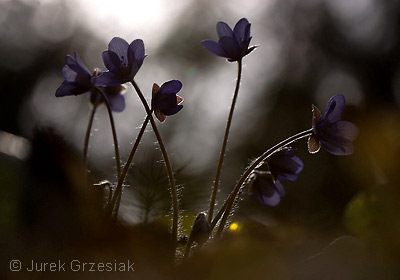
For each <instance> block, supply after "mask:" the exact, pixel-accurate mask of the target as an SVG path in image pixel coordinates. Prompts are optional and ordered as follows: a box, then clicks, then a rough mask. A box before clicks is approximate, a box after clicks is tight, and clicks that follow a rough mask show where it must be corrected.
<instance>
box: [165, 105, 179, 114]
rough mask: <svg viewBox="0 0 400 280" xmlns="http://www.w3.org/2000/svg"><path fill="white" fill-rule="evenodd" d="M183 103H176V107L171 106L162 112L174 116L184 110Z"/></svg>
mask: <svg viewBox="0 0 400 280" xmlns="http://www.w3.org/2000/svg"><path fill="white" fill-rule="evenodd" d="M182 108H183V105H176V106H175V107H170V108H167V109H165V110H163V111H162V113H163V114H164V115H166V116H172V115H175V114H176V113H178V112H179V111H180V110H182Z"/></svg>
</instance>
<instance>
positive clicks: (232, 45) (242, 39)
mask: <svg viewBox="0 0 400 280" xmlns="http://www.w3.org/2000/svg"><path fill="white" fill-rule="evenodd" d="M250 25H251V24H250V23H249V21H248V20H247V19H245V18H242V19H241V20H239V21H238V22H237V23H236V25H235V27H234V28H233V30H232V29H231V28H230V27H229V25H228V24H226V23H225V22H222V21H220V22H218V23H217V33H218V37H219V40H218V42H215V41H211V40H204V41H202V42H201V45H202V46H203V47H204V48H206V49H207V50H208V51H209V52H211V53H213V54H215V55H218V56H222V57H226V58H227V59H228V61H231V62H233V61H238V60H240V59H242V57H244V56H246V55H248V54H249V53H250V52H251V51H253V50H254V49H255V48H256V47H255V46H253V47H251V48H249V44H250V40H251V37H250Z"/></svg>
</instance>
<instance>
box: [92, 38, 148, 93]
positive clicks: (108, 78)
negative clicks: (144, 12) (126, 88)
mask: <svg viewBox="0 0 400 280" xmlns="http://www.w3.org/2000/svg"><path fill="white" fill-rule="evenodd" d="M144 58H145V53H144V44H143V41H142V40H140V39H137V40H134V41H133V42H132V43H131V44H128V43H127V42H126V41H125V40H124V39H122V38H118V37H115V38H113V39H112V40H111V41H110V43H109V44H108V50H107V51H104V52H103V62H104V65H105V66H106V68H107V69H108V70H109V71H108V72H104V73H103V74H102V75H100V76H99V77H96V78H93V79H92V82H93V84H94V85H96V86H115V85H118V84H124V83H126V82H129V81H131V80H132V79H133V78H134V77H135V75H136V73H137V72H138V71H139V69H140V67H141V66H142V64H143V60H144Z"/></svg>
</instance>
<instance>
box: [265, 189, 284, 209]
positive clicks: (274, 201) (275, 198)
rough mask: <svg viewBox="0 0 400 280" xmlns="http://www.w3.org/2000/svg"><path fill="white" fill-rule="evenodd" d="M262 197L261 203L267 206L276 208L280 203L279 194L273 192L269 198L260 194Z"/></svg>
mask: <svg viewBox="0 0 400 280" xmlns="http://www.w3.org/2000/svg"><path fill="white" fill-rule="evenodd" d="M261 197H262V203H263V204H266V205H269V206H272V207H274V206H277V205H278V204H279V202H280V201H281V196H280V195H279V193H278V192H277V191H276V190H274V191H273V193H272V195H270V196H265V195H263V194H261Z"/></svg>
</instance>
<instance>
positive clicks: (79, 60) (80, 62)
mask: <svg viewBox="0 0 400 280" xmlns="http://www.w3.org/2000/svg"><path fill="white" fill-rule="evenodd" d="M74 55H75V61H76V63H77V64H78V65H79V66H80V67H81V68H82V69H83V70H84V71H85V72H87V73H88V74H89V75H90V71H89V69H88V68H87V67H86V65H85V64H84V63H83V61H82V60H81V58H80V57H79V55H78V53H77V52H75V53H74Z"/></svg>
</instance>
